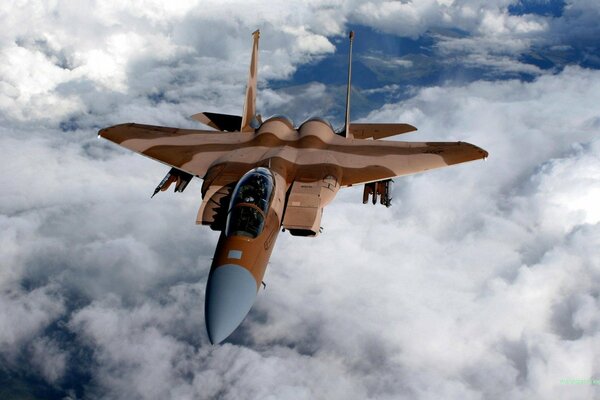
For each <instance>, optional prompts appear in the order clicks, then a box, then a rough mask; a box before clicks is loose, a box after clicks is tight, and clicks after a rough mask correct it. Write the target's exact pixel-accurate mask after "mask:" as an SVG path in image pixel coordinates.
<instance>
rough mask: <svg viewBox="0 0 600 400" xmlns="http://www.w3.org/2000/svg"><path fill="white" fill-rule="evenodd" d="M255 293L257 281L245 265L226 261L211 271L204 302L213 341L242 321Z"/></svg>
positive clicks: (207, 325) (224, 335) (219, 339)
mask: <svg viewBox="0 0 600 400" xmlns="http://www.w3.org/2000/svg"><path fill="white" fill-rule="evenodd" d="M256 292H257V287H256V280H255V279H254V277H253V276H252V274H251V273H250V271H248V270H247V269H246V268H243V267H240V266H239V265H234V264H227V265H222V266H220V267H217V268H215V269H214V270H213V272H212V273H211V274H210V276H209V277H208V283H207V285H206V298H205V301H204V314H205V315H204V317H205V320H206V330H207V331H208V339H209V340H210V342H211V343H212V344H216V343H220V342H222V341H223V340H224V339H225V338H226V337H227V336H229V335H230V334H231V333H232V332H233V331H234V330H235V328H237V327H238V326H239V325H240V324H241V323H242V321H243V320H244V318H245V317H246V314H248V311H250V308H252V304H254V299H255V298H256Z"/></svg>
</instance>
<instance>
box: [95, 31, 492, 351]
mask: <svg viewBox="0 0 600 400" xmlns="http://www.w3.org/2000/svg"><path fill="white" fill-rule="evenodd" d="M258 39H259V31H256V32H254V33H253V48H252V58H251V63H250V73H249V78H248V86H247V89H246V100H245V105H244V111H243V114H242V115H241V116H235V115H227V114H218V113H209V112H204V113H199V114H196V115H193V116H192V118H193V119H195V120H197V121H199V122H202V123H203V124H205V125H208V126H209V127H211V128H214V129H215V130H195V129H178V128H168V127H163V126H151V125H141V124H135V123H127V124H121V125H115V126H112V127H109V128H105V129H102V130H100V132H99V136H101V137H103V138H105V139H108V140H110V141H112V142H115V143H117V144H119V145H121V146H123V147H126V148H127V149H130V150H133V151H135V152H138V153H140V154H142V155H144V156H146V157H150V158H152V159H154V160H156V161H159V162H162V163H163V164H166V165H167V166H169V167H171V169H170V171H169V172H168V173H167V175H166V176H165V177H164V179H163V180H162V181H161V182H160V184H159V185H158V187H157V188H156V190H155V192H154V194H156V193H158V192H159V191H164V190H166V189H167V188H168V187H169V186H170V185H171V184H173V183H174V184H175V192H182V191H183V190H184V189H185V187H186V186H187V184H188V183H189V182H190V180H191V179H192V178H193V177H198V178H201V179H202V180H203V184H202V199H203V200H202V205H201V206H200V210H199V211H198V216H197V218H196V223H197V224H202V225H209V226H210V228H211V229H213V230H216V231H220V232H221V234H220V237H219V241H218V244H217V248H216V251H215V255H214V258H213V261H212V265H211V269H210V273H209V277H208V282H207V287H206V296H205V322H206V329H207V331H208V337H209V340H210V342H211V343H219V342H221V341H223V340H224V339H225V338H227V337H228V336H229V335H230V334H231V333H232V332H233V331H234V330H235V329H236V328H237V327H238V326H239V325H240V324H241V322H242V321H243V319H244V318H245V317H246V315H247V314H248V312H249V311H250V308H251V307H252V305H253V303H254V299H255V297H256V294H257V291H258V289H259V288H260V286H261V283H262V282H263V276H264V274H265V269H266V267H267V262H268V260H269V257H270V255H271V252H272V251H273V247H274V245H275V241H276V239H277V235H278V234H279V232H280V231H285V230H287V231H288V232H289V233H290V234H292V235H295V236H316V235H318V234H319V232H320V229H321V215H322V214H323V208H324V207H325V206H326V205H327V204H329V203H330V202H331V201H332V200H333V198H334V197H335V195H336V193H337V191H338V190H339V189H340V188H343V187H349V186H356V185H365V186H364V192H363V203H367V202H368V200H369V198H371V200H372V202H373V204H375V203H376V202H377V200H378V199H379V202H380V203H381V204H383V205H385V206H388V207H389V206H390V202H391V197H390V188H391V186H390V183H391V179H392V178H395V177H398V176H402V175H408V174H414V173H417V172H422V171H426V170H430V169H434V168H441V167H446V166H449V165H453V164H458V163H462V162H466V161H472V160H478V159H484V158H486V157H487V155H488V153H487V152H486V151H485V150H482V149H481V148H479V147H477V146H474V145H472V144H469V143H465V142H399V141H383V140H379V139H382V138H385V137H390V136H393V135H398V134H402V133H406V132H411V131H414V130H416V128H415V127H413V126H411V125H408V124H376V123H373V124H369V123H351V122H350V117H349V109H350V87H351V86H350V77H351V57H352V39H353V34H352V33H350V52H349V57H348V58H349V62H348V87H347V95H346V118H345V126H344V128H343V129H342V130H340V131H338V132H336V131H335V130H334V129H333V128H332V126H331V125H330V124H329V123H328V122H327V121H325V120H323V119H320V118H312V119H309V120H307V121H305V122H304V123H302V124H301V125H299V126H295V125H294V124H293V123H292V122H291V121H290V120H289V119H287V118H285V117H283V116H274V117H271V118H269V119H267V120H265V121H262V120H261V117H260V115H258V114H256V87H257V63H258ZM153 196H154V195H153Z"/></svg>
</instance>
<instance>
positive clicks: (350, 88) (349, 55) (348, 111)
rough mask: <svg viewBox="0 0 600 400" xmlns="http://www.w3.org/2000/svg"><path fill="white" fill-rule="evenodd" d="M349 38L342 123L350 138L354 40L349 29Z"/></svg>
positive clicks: (352, 33) (352, 32)
mask: <svg viewBox="0 0 600 400" xmlns="http://www.w3.org/2000/svg"><path fill="white" fill-rule="evenodd" d="M348 38H349V39H350V51H349V52H348V87H347V91H346V119H345V124H344V133H345V135H344V136H346V137H347V138H352V137H353V135H352V133H351V132H350V91H351V90H352V84H351V81H352V42H353V40H354V31H350V35H349V37H348Z"/></svg>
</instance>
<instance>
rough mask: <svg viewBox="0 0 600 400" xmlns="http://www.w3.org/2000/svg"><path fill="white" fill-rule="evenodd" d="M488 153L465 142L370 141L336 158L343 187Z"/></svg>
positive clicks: (441, 165)
mask: <svg viewBox="0 0 600 400" xmlns="http://www.w3.org/2000/svg"><path fill="white" fill-rule="evenodd" d="M355 143H356V142H355ZM359 143H360V142H359ZM367 143H368V144H367ZM487 156H488V153H487V151H485V150H483V149H481V148H479V147H477V146H475V145H472V144H470V143H466V142H423V143H415V142H391V141H390V142H386V141H369V142H362V145H360V144H358V145H357V144H355V145H354V146H352V147H347V148H346V149H345V151H344V154H339V153H338V154H336V159H338V161H339V162H340V166H341V167H342V182H341V184H342V186H350V185H357V184H361V183H368V182H374V181H380V180H384V179H390V178H394V177H397V176H402V175H410V174H414V173H418V172H423V171H427V170H430V169H435V168H442V167H447V166H450V165H454V164H460V163H463V162H467V161H473V160H479V159H485V158H486V157H487Z"/></svg>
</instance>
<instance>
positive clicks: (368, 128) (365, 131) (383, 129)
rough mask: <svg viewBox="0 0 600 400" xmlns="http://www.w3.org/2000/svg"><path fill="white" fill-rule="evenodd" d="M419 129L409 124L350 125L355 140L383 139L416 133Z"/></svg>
mask: <svg viewBox="0 0 600 400" xmlns="http://www.w3.org/2000/svg"><path fill="white" fill-rule="evenodd" d="M416 130H417V128H415V127H414V126H412V125H409V124H361V123H354V122H352V123H351V124H350V133H351V134H352V136H354V138H355V139H369V138H373V139H381V138H385V137H389V136H394V135H400V134H402V133H408V132H414V131H416Z"/></svg>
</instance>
